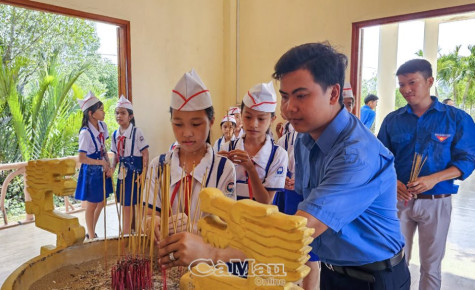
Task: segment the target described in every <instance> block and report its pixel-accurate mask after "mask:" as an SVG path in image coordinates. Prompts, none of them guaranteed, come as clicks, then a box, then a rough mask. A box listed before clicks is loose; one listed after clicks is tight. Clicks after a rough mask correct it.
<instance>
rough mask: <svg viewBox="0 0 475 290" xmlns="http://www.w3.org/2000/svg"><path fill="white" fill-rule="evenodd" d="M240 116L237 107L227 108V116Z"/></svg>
mask: <svg viewBox="0 0 475 290" xmlns="http://www.w3.org/2000/svg"><path fill="white" fill-rule="evenodd" d="M234 114H241V109H240V108H239V107H229V110H228V115H234Z"/></svg>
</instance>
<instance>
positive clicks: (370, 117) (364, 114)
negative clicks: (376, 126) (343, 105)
mask: <svg viewBox="0 0 475 290" xmlns="http://www.w3.org/2000/svg"><path fill="white" fill-rule="evenodd" d="M375 117H376V112H375V111H373V110H372V109H371V108H370V107H369V106H368V105H364V106H363V107H361V122H363V124H364V125H365V126H366V128H368V129H371V126H373V123H374V118H375Z"/></svg>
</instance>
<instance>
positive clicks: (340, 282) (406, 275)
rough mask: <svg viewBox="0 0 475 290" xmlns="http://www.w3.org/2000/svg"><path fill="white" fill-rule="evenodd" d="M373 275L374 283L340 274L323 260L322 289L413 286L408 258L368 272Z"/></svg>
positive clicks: (399, 287)
mask: <svg viewBox="0 0 475 290" xmlns="http://www.w3.org/2000/svg"><path fill="white" fill-rule="evenodd" d="M366 273H368V274H370V275H373V277H374V278H375V282H374V283H369V282H366V281H362V280H359V279H356V278H352V277H349V276H347V275H343V274H339V273H337V272H334V271H332V270H330V269H328V268H327V266H326V265H325V263H323V262H322V272H321V274H320V289H321V290H346V289H352V290H360V289H361V290H362V289H365V290H366V289H370V290H373V289H374V290H379V289H387V290H396V289H401V290H409V289H410V287H411V274H410V272H409V268H408V267H407V264H406V259H402V260H401V262H399V264H397V265H396V266H394V267H391V268H389V269H386V270H382V271H375V272H366Z"/></svg>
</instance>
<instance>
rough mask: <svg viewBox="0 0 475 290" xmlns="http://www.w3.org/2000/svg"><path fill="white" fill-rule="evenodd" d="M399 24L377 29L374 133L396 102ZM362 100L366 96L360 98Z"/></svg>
mask: <svg viewBox="0 0 475 290" xmlns="http://www.w3.org/2000/svg"><path fill="white" fill-rule="evenodd" d="M398 30H399V24H397V23H395V24H385V25H381V26H380V28H379V55H378V82H377V92H378V97H379V101H378V106H377V107H376V120H375V122H376V124H375V133H376V134H377V133H378V132H379V128H380V127H381V123H382V122H383V120H384V118H385V117H386V116H387V115H388V114H389V113H391V112H392V111H394V105H395V102H396V96H395V91H396V79H395V76H396V70H397V47H398ZM361 97H362V99H364V98H365V97H366V96H361Z"/></svg>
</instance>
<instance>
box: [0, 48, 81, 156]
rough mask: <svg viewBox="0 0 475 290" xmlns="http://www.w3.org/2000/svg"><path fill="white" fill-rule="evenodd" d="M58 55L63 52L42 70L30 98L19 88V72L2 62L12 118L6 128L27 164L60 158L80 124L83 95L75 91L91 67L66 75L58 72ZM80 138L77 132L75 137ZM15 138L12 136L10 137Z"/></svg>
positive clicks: (4, 88) (52, 57) (4, 92)
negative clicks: (71, 131)
mask: <svg viewBox="0 0 475 290" xmlns="http://www.w3.org/2000/svg"><path fill="white" fill-rule="evenodd" d="M58 55H59V52H56V53H55V54H53V55H52V56H51V58H50V59H49V60H48V61H47V63H48V65H47V66H45V67H44V68H43V69H41V70H40V71H39V76H40V79H39V82H38V83H37V86H36V88H35V90H34V93H33V94H32V95H29V96H25V95H23V94H21V93H20V92H19V91H18V89H17V83H15V81H16V80H18V77H17V76H18V72H17V71H11V70H10V69H9V68H8V67H7V66H5V65H3V62H0V65H1V67H0V70H1V71H2V72H5V73H4V75H2V80H3V82H2V83H8V84H9V85H8V86H7V85H5V86H2V87H1V89H2V91H1V93H2V95H4V96H6V104H7V107H8V108H7V109H8V112H9V114H10V116H11V117H10V119H9V122H7V123H6V127H9V128H10V131H12V132H14V136H15V139H16V142H10V145H9V146H10V147H12V146H13V147H14V146H17V147H18V150H19V151H20V153H21V159H22V160H24V161H28V160H31V159H39V158H50V157H58V156H54V155H56V154H58V153H60V152H58V148H63V149H62V150H64V149H65V148H69V146H70V144H71V140H70V139H71V138H72V136H68V134H67V132H68V130H67V128H69V127H76V128H78V126H74V124H75V123H77V122H78V121H79V122H80V119H79V117H81V116H80V112H79V111H78V110H77V105H76V99H77V98H78V97H82V96H79V95H78V94H77V92H78V90H77V89H76V90H74V89H72V88H73V85H74V83H75V82H76V80H77V79H78V77H79V76H80V75H81V74H83V73H84V72H85V71H86V69H87V66H88V65H87V64H84V65H82V66H81V67H80V68H79V69H77V70H74V71H72V72H71V73H69V74H64V73H61V72H58V70H57V68H58V67H57V64H58ZM0 60H1V59H0ZM76 135H77V133H76V134H74V136H76ZM12 136H13V134H10V136H9V137H12ZM4 141H5V140H4ZM3 143H5V142H3ZM73 144H74V143H73ZM68 145H69V146H68ZM10 149H12V148H10ZM54 149H56V150H54ZM13 151H15V149H14V148H13ZM67 151H69V150H67ZM73 152H74V151H73ZM71 153H72V152H71V151H69V152H68V154H71ZM15 159H18V158H15Z"/></svg>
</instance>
